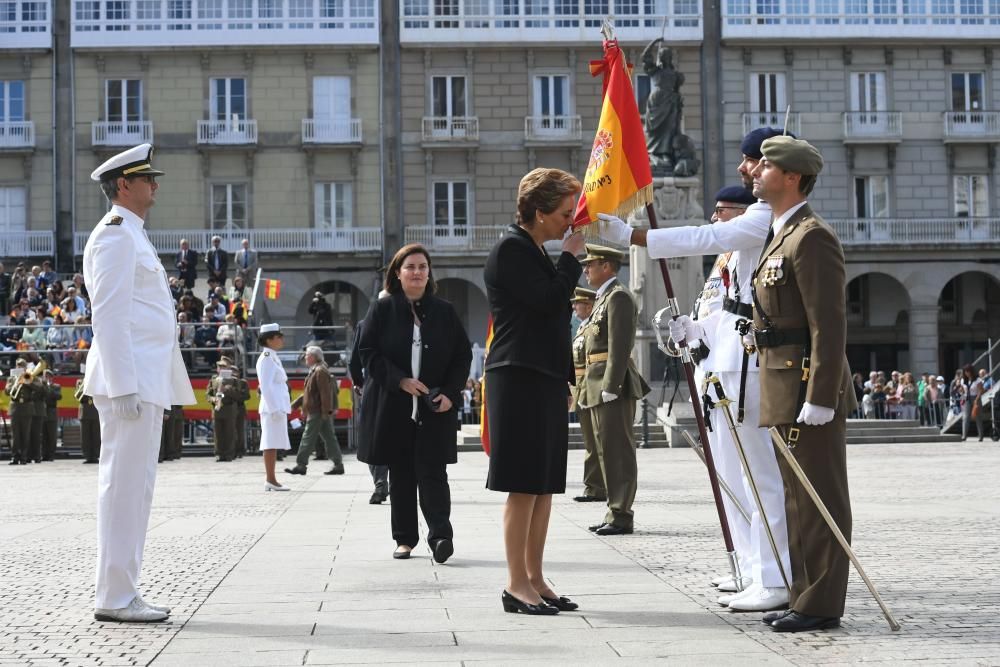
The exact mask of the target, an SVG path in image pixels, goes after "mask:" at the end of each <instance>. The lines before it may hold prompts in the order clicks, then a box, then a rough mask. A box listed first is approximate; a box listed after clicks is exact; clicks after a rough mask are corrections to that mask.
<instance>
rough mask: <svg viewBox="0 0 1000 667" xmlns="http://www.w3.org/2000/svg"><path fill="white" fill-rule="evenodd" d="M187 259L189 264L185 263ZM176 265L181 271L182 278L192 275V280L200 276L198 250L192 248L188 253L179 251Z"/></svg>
mask: <svg viewBox="0 0 1000 667" xmlns="http://www.w3.org/2000/svg"><path fill="white" fill-rule="evenodd" d="M185 260H187V266H184V264H183V262H184V261H185ZM174 266H176V267H177V270H178V271H179V272H180V277H181V278H188V277H190V278H191V279H192V280H194V279H196V278H197V277H198V252H197V251H195V250H191V249H190V248H189V249H188V250H187V253H185V252H184V251H183V250H179V251H177V257H176V258H175V259H174Z"/></svg>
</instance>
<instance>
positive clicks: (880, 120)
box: [844, 111, 903, 143]
mask: <svg viewBox="0 0 1000 667" xmlns="http://www.w3.org/2000/svg"><path fill="white" fill-rule="evenodd" d="M902 139H903V114H901V113H900V112H898V111H846V112H844V141H848V142H859V143H860V142H872V143H878V142H883V143H888V142H892V143H895V142H899V141H902Z"/></svg>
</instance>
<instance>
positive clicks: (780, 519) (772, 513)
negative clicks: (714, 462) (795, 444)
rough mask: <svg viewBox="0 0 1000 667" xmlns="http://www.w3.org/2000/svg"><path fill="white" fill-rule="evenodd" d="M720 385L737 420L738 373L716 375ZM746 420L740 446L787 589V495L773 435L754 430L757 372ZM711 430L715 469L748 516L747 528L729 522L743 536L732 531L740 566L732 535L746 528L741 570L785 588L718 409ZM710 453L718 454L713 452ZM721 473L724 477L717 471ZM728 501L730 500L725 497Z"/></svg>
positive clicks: (757, 413)
mask: <svg viewBox="0 0 1000 667" xmlns="http://www.w3.org/2000/svg"><path fill="white" fill-rule="evenodd" d="M718 376H719V379H720V380H721V381H722V388H723V390H724V391H725V392H726V396H728V397H729V398H730V399H731V400H732V404H731V405H730V406H729V407H730V411H731V413H732V415H733V420H734V421H736V419H737V418H738V415H737V408H738V405H739V397H740V374H739V373H738V372H732V371H730V372H721V373H718ZM710 392H711V394H712V398H713V399H715V396H714V394H715V392H714V391H713V390H710ZM744 410H745V415H744V418H743V424H742V425H738V427H737V431H738V432H739V436H740V442H741V443H742V444H743V451H744V453H745V454H746V457H747V461H748V463H749V464H750V472H751V474H752V475H753V478H754V482H756V484H757V491H758V492H759V493H760V499H761V504H762V505H763V506H764V512H765V513H766V514H767V521H768V524H769V525H770V527H771V532H772V533H773V535H774V542H775V544H776V545H777V547H778V553H779V554H780V556H781V563H782V566H783V567H784V569H785V574H786V575H787V576H788V583H789V585H790V584H791V583H792V569H791V565H790V562H789V558H788V524H787V521H786V520H785V490H784V486H783V484H782V481H781V471H780V470H779V469H778V460H777V454H776V453H775V451H774V445H773V444H772V443H771V436H770V434H769V433H768V431H767V429H766V428H761V427H760V426H758V424H760V382H759V379H758V377H757V374H756V373H751V374H750V375H749V376H748V377H747V386H746V400H745V405H744ZM712 428H713V429H715V430H716V436H715V437H716V438H717V440H716V441H717V442H719V446H718V448H717V449H718V450H719V454H718V455H717V459H722V460H723V461H724V463H722V464H719V469H720V473H719V474H720V475H723V476H724V478H725V480H726V483H727V484H729V486H730V487H731V488H732V490H733V493H734V495H736V496H737V497H739V498H740V502H741V503H743V508H744V509H745V510H746V511H747V512H748V513H750V515H751V520H750V526H749V527H748V526H747V524H746V522H745V521H744V520H743V519H742V518H740V517H733V518H731V519H730V526H732V525H733V524H734V522H735V523H736V524H737V525H738V526H739V527H740V529H741V531H737V530H733V533H734V534H733V542H734V546H736V549H737V554H739V555H740V556H741V558H740V566H741V567H742V566H743V564H744V559H743V558H742V553H741V552H740V547H739V546H738V545H736V544H735V543H736V533H737V532H742V530H744V529H746V536H747V542H746V543H745V545H744V548H747V549H749V557H748V558H747V559H746V561H749V564H750V568H751V569H750V570H748V571H744V574H749V575H750V576H752V577H753V580H754V583H760V584H761V585H763V586H766V587H768V588H784V586H785V584H784V581H783V580H782V578H781V571H780V570H779V569H778V561H777V560H776V559H775V557H774V552H773V551H772V550H771V543H770V542H769V541H768V539H767V533H766V532H765V530H764V521H763V518H762V517H761V516H760V511H759V510H758V509H757V503H755V502H754V497H753V491H752V490H751V488H750V482H749V481H748V480H747V478H746V475H745V474H744V473H743V467H742V465H741V463H740V459H739V453H738V452H737V451H736V443H735V441H734V440H733V436H732V433H731V432H730V430H729V426H728V424H727V423H726V418H725V416H723V414H722V410H721V408H717V409H716V410H713V412H712ZM712 453H713V454H715V453H716V451H715V450H714V449H713V451H712ZM722 470H725V472H724V473H723V472H721V471H722ZM727 500H728V498H727ZM726 509H727V516H732V515H733V512H730V511H729V510H730V509H732V510H733V511H734V512H735V508H730V507H729V506H727V508H726ZM741 540H742V537H741Z"/></svg>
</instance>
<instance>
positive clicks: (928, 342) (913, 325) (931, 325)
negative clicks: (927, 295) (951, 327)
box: [910, 302, 941, 373]
mask: <svg viewBox="0 0 1000 667" xmlns="http://www.w3.org/2000/svg"><path fill="white" fill-rule="evenodd" d="M938 312H939V308H938V305H937V302H935V303H933V304H930V303H919V302H914V303H913V305H911V306H910V368H911V369H912V371H913V372H914V373H923V372H924V371H933V372H935V373H940V372H941V368H940V360H939V359H938Z"/></svg>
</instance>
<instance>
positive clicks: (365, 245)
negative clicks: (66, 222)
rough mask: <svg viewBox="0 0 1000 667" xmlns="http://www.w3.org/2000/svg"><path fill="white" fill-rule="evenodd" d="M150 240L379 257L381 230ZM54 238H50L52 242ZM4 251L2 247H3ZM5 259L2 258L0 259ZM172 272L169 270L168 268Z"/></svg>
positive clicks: (162, 235) (167, 233)
mask: <svg viewBox="0 0 1000 667" xmlns="http://www.w3.org/2000/svg"><path fill="white" fill-rule="evenodd" d="M148 235H149V240H150V242H151V243H152V244H153V246H154V247H155V248H156V252H158V253H159V254H161V255H172V254H173V253H176V252H177V250H178V249H179V248H180V244H181V239H187V241H188V243H190V244H191V247H192V248H194V249H195V250H197V251H199V252H203V251H204V250H206V249H207V248H210V247H211V241H212V237H213V236H219V237H221V238H222V247H223V248H224V249H225V250H227V251H229V252H236V251H237V250H239V249H240V248H241V247H242V245H241V243H242V241H243V239H248V240H249V241H250V247H251V248H252V249H254V250H256V251H258V252H264V253H297V254H304V253H326V252H330V253H380V252H382V229H381V228H379V227H355V228H349V229H329V228H327V229H320V228H290V229H279V228H272V229H223V230H218V229H216V230H213V229H150V230H148ZM89 236H90V232H77V233H76V234H74V237H73V251H74V253H75V254H77V255H82V254H83V249H84V247H85V246H86V245H87V238H88V237H89ZM51 237H52V234H51V233H50V234H49V238H50V239H51ZM0 248H2V245H0ZM0 256H2V255H0ZM168 268H169V267H168Z"/></svg>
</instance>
